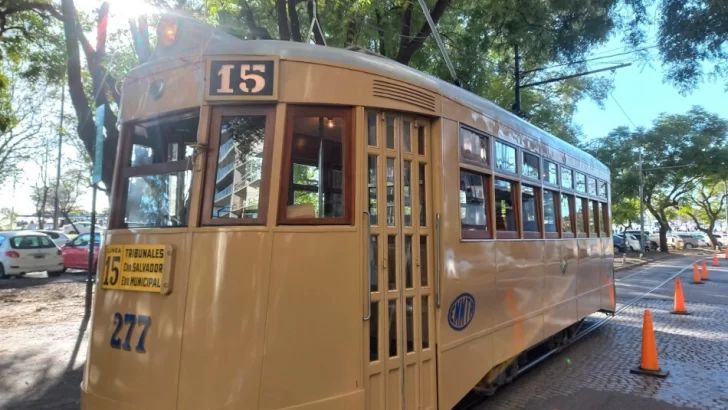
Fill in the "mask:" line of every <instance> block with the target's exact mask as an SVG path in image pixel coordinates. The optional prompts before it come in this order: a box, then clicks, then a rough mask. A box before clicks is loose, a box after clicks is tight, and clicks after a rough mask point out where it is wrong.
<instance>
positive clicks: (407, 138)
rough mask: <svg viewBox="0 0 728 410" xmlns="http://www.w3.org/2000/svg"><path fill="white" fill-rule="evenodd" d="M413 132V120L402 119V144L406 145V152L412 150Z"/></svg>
mask: <svg viewBox="0 0 728 410" xmlns="http://www.w3.org/2000/svg"><path fill="white" fill-rule="evenodd" d="M411 132H412V121H409V120H402V145H404V152H407V153H410V152H412V138H411V135H410V133H411Z"/></svg>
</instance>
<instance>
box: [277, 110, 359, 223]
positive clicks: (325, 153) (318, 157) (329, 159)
mask: <svg viewBox="0 0 728 410" xmlns="http://www.w3.org/2000/svg"><path fill="white" fill-rule="evenodd" d="M349 116H350V114H349V110H347V109H335V108H327V109H319V108H302V107H293V108H290V109H289V114H288V135H287V136H286V137H287V138H286V147H287V150H286V152H285V155H284V158H285V160H284V161H285V163H284V168H283V175H285V176H284V177H283V178H282V180H283V183H282V184H281V198H287V200H285V201H283V200H282V201H281V203H280V204H279V220H280V221H281V223H283V224H346V223H350V221H351V210H350V209H349V207H348V206H347V204H349V203H351V200H352V198H351V197H352V195H351V192H352V190H351V189H352V186H351V176H350V173H351V169H350V164H351V162H352V161H351V149H352V147H351V146H350V143H351V142H350V138H351V132H350V130H349V128H348V127H349V125H350V119H349Z"/></svg>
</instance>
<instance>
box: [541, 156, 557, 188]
mask: <svg viewBox="0 0 728 410" xmlns="http://www.w3.org/2000/svg"><path fill="white" fill-rule="evenodd" d="M543 168H544V172H543V179H544V181H546V182H548V183H549V184H553V185H558V184H559V168H558V166H557V165H556V164H555V163H553V162H551V161H546V160H544V161H543Z"/></svg>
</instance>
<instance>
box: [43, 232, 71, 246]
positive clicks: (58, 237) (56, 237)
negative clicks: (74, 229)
mask: <svg viewBox="0 0 728 410" xmlns="http://www.w3.org/2000/svg"><path fill="white" fill-rule="evenodd" d="M35 232H42V233H44V234H46V235H48V237H49V238H51V240H52V241H53V243H55V244H56V246H58V247H59V248H60V247H61V246H63V245H65V244H66V243H68V241H70V240H71V238H69V237H68V236H67V235H66V234H65V233H63V232H62V231H35Z"/></svg>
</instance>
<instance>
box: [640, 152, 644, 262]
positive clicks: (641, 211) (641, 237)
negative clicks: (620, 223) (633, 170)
mask: <svg viewBox="0 0 728 410" xmlns="http://www.w3.org/2000/svg"><path fill="white" fill-rule="evenodd" d="M639 166H640V254H642V252H644V251H645V239H644V236H645V210H644V184H643V181H642V147H640V158H639Z"/></svg>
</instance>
